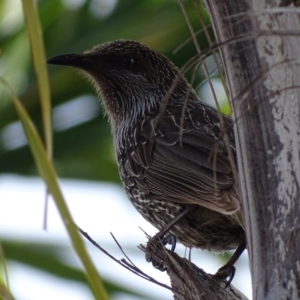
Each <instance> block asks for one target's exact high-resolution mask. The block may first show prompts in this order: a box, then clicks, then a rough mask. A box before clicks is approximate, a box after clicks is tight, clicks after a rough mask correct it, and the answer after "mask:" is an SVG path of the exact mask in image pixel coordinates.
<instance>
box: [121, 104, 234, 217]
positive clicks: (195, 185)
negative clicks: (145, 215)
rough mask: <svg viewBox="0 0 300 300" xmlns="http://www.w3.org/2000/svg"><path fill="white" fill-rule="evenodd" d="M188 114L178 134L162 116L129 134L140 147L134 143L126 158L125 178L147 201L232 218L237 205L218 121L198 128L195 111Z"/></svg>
mask: <svg viewBox="0 0 300 300" xmlns="http://www.w3.org/2000/svg"><path fill="white" fill-rule="evenodd" d="M175 111H176V112H178V109H177V110H175ZM188 112H189V111H187V113H188ZM190 113H191V115H190V116H189V117H187V118H185V120H184V123H183V127H182V128H183V129H182V130H180V128H181V124H177V123H176V122H175V120H176V115H175V116H174V112H169V113H168V112H167V113H165V114H164V116H163V117H162V119H161V120H160V121H159V123H158V124H156V125H155V122H150V123H148V124H147V122H144V124H143V126H142V127H141V128H140V130H141V131H140V132H139V130H136V131H135V134H134V135H136V136H137V137H140V139H142V143H135V145H134V147H133V148H132V149H133V150H132V151H131V153H130V155H131V158H132V159H131V160H128V161H130V163H129V164H130V168H129V169H130V170H131V174H132V175H134V176H135V175H137V176H136V178H137V180H136V181H135V183H136V184H138V186H139V189H140V190H143V192H144V193H148V195H149V197H151V198H153V199H161V200H168V201H174V202H179V203H186V204H196V205H200V206H204V207H206V208H209V209H211V210H214V211H218V212H220V213H223V214H232V213H234V212H236V211H237V210H239V208H240V205H239V202H238V200H237V196H236V192H235V189H234V185H233V173H232V168H231V163H230V160H229V157H228V153H227V148H226V145H225V143H224V138H223V137H222V136H221V135H222V132H221V129H220V126H219V124H218V119H217V120H212V119H210V121H209V122H207V120H206V121H205V122H202V123H201V122H199V121H196V120H199V116H197V111H194V112H190ZM198 113H199V112H198ZM192 115H193V116H194V117H192ZM177 117H178V116H177ZM225 118H226V117H225ZM177 120H178V119H177ZM226 120H227V122H228V120H229V121H230V119H228V118H227V119H226ZM230 125H231V124H230ZM147 126H148V127H147ZM149 131H150V132H149ZM151 132H152V138H151V139H149V136H150V135H151ZM153 133H154V134H153ZM233 150H234V148H233ZM127 167H129V166H127Z"/></svg>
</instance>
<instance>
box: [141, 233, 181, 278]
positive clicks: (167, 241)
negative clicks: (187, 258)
mask: <svg viewBox="0 0 300 300" xmlns="http://www.w3.org/2000/svg"><path fill="white" fill-rule="evenodd" d="M156 241H157V242H160V243H162V244H163V245H164V246H166V245H171V249H170V252H171V253H173V252H174V250H175V248H176V242H177V241H176V236H175V235H174V234H166V235H165V236H163V237H161V236H160V235H159V234H157V235H155V236H154V237H153V238H151V239H150V240H149V242H148V246H149V243H153V242H156ZM148 246H147V248H148ZM145 257H146V261H147V262H152V265H153V267H154V268H155V269H157V270H160V271H162V272H164V271H166V267H165V266H164V264H163V262H162V261H161V260H157V259H155V258H154V257H153V256H152V255H151V253H146V255H145Z"/></svg>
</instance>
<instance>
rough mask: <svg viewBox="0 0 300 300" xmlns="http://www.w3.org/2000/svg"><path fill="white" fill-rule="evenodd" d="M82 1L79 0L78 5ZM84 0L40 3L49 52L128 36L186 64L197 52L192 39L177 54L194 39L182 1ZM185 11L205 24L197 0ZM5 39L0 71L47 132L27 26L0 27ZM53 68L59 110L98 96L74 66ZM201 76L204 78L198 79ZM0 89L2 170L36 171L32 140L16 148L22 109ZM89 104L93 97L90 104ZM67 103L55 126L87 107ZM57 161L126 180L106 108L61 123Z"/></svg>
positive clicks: (72, 173) (63, 168) (66, 167)
mask: <svg viewBox="0 0 300 300" xmlns="http://www.w3.org/2000/svg"><path fill="white" fill-rule="evenodd" d="M5 2H6V1H3V0H2V2H1V5H0V16H1V17H2V19H3V18H4V19H5V15H4V14H3V13H4V3H5ZM7 2H8V1H7ZM13 2H14V1H13ZM77 2H80V1H75V2H74V1H73V5H74V3H77ZM81 2H82V4H81V5H79V6H78V7H71V6H72V5H71V3H72V1H62V0H51V1H50V0H43V1H38V5H39V11H40V19H41V22H42V26H43V34H44V40H45V45H46V52H47V56H48V57H52V56H54V55H58V54H62V53H81V52H83V51H84V50H86V49H89V48H91V47H92V46H94V45H96V44H100V43H104V42H107V41H111V40H116V39H121V38H122V39H134V40H138V41H140V42H142V43H145V44H147V45H148V46H149V47H151V48H153V49H156V50H158V51H160V52H162V53H164V54H165V55H167V56H168V57H169V58H170V59H172V60H173V61H174V63H175V64H176V65H178V66H179V67H180V66H183V65H184V63H185V62H186V61H187V60H188V59H190V58H191V57H192V56H193V55H195V54H196V49H195V46H194V44H193V42H192V41H190V42H188V43H187V44H186V45H185V46H184V47H183V48H182V49H181V50H180V51H179V52H178V53H176V54H174V53H173V50H174V49H175V48H176V47H178V46H179V45H181V44H182V43H183V42H184V41H186V40H187V39H189V38H190V32H189V30H188V27H187V25H186V22H185V19H184V16H183V14H182V11H181V9H180V6H179V5H178V3H177V2H176V1H173V0H159V1H158V0H148V1H138V0H126V1H117V2H115V1H112V0H111V1H109V0H107V1H104V0H102V1H81ZM66 3H69V5H67V4H66ZM96 3H98V6H99V7H97V6H96V5H97V4H96ZM105 3H107V4H106V5H105ZM109 3H110V5H109ZM101 5H102V6H103V9H101ZM96 7H97V9H98V12H97V9H96ZM186 9H187V11H188V15H189V17H190V19H191V22H192V24H193V25H194V28H195V30H199V29H200V25H199V20H198V19H197V15H196V12H195V7H194V6H193V3H192V1H186ZM1 12H2V13H1ZM3 26H4V25H3ZM7 32H8V33H7ZM198 39H199V43H200V44H201V47H202V48H205V47H206V46H207V45H206V39H205V38H204V35H203V34H199V35H198ZM0 40H1V50H2V57H1V58H0V66H2V68H1V69H2V70H1V73H0V74H1V76H3V77H4V78H5V79H6V80H7V81H8V82H9V84H10V85H11V86H12V87H13V88H14V89H15V91H16V92H17V94H18V95H19V96H20V98H21V99H22V101H23V103H24V105H25V106H26V108H27V109H28V111H29V113H30V115H31V116H32V118H33V120H34V122H35V123H36V124H37V126H38V128H39V131H40V133H41V134H42V128H41V126H42V122H41V112H40V103H39V99H38V90H37V82H36V77H35V74H34V70H33V65H32V61H31V56H30V48H29V44H28V38H27V32H26V28H25V27H24V25H23V26H22V24H20V25H19V27H17V28H16V29H15V30H9V29H7V30H0ZM49 72H50V84H51V92H52V101H53V108H54V112H55V108H56V107H59V105H61V104H64V103H71V102H70V101H71V100H72V99H75V98H78V97H83V96H85V95H93V97H95V94H94V90H93V88H92V87H91V86H90V85H89V83H87V82H85V81H84V80H83V79H82V77H81V76H80V75H78V73H77V72H76V71H74V70H73V69H71V68H64V67H53V66H50V67H49ZM201 80H202V79H201V77H200V76H199V78H197V80H196V81H195V84H197V83H199V81H201ZM0 95H1V99H2V101H1V103H0V172H3V173H7V172H9V173H19V174H25V175H27V174H28V175H34V174H36V168H35V166H34V164H33V160H32V157H31V154H30V152H29V149H28V146H27V145H24V146H21V147H17V146H14V145H15V144H18V139H21V137H20V134H19V132H18V130H17V129H14V127H13V126H10V125H12V124H14V126H15V127H16V128H18V127H17V126H16V125H15V122H17V117H16V113H15V110H14V108H13V106H12V103H11V101H9V100H7V99H6V96H5V95H4V93H3V92H2V90H1V88H0ZM83 101H84V100H83ZM96 101H97V100H95V103H96ZM89 103H90V101H87V103H86V105H89ZM97 105H99V108H100V104H98V103H97ZM65 109H66V110H67V112H66V111H64V114H63V116H60V117H59V116H58V120H57V118H55V116H54V128H55V125H56V124H55V122H60V121H64V120H66V119H69V118H70V119H71V123H72V119H74V118H75V119H76V118H77V117H78V116H77V114H80V113H81V108H80V107H79V108H76V106H75V105H73V106H72V107H70V108H69V111H68V106H66V108H65ZM92 109H93V108H92ZM59 118H60V119H59ZM87 118H89V116H87ZM61 119H62V120H61ZM7 144H8V145H7ZM11 144H13V146H11ZM54 163H55V166H56V168H57V171H58V173H59V175H60V176H61V177H72V178H85V179H93V180H104V181H114V182H119V177H118V173H117V168H116V164H115V159H114V152H113V148H112V139H111V135H110V128H109V124H108V123H107V120H105V119H104V117H103V114H102V113H101V109H100V110H99V112H97V113H94V115H93V116H91V117H90V119H89V120H87V121H86V122H81V123H80V122H78V123H77V124H76V122H75V124H74V126H69V127H68V128H67V129H55V131H54Z"/></svg>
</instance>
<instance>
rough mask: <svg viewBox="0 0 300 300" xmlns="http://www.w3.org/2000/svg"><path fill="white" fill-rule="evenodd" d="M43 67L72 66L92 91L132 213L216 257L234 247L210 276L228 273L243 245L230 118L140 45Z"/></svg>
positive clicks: (115, 44) (119, 45)
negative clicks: (104, 120) (105, 121)
mask: <svg viewBox="0 0 300 300" xmlns="http://www.w3.org/2000/svg"><path fill="white" fill-rule="evenodd" d="M47 63H48V64H52V65H63V66H72V67H75V68H77V69H79V70H81V71H82V73H83V74H84V76H85V77H87V78H88V80H89V81H91V83H92V84H93V86H94V87H95V90H96V92H97V94H98V95H99V97H100V99H101V100H102V101H101V102H102V104H103V106H104V110H105V113H106V114H107V116H108V119H109V122H110V125H111V132H112V136H113V141H114V148H115V153H116V160H117V164H118V170H119V175H120V179H121V182H122V185H123V187H124V189H125V191H126V193H127V196H128V198H129V199H130V201H131V202H132V204H133V206H134V207H135V208H136V210H137V211H138V212H139V213H140V214H141V215H142V216H143V217H144V218H145V219H146V220H147V221H148V222H150V223H151V224H152V225H154V227H156V228H157V229H158V230H159V236H160V237H161V238H164V237H166V236H167V235H168V234H170V235H171V236H173V237H175V239H176V241H178V242H179V243H181V244H183V245H184V246H186V247H191V248H200V249H204V250H209V251H213V252H224V251H228V250H233V249H236V250H235V252H234V254H233V255H232V257H231V259H229V261H228V262H227V264H225V265H224V266H223V267H222V268H220V269H219V270H218V272H217V273H216V274H215V275H216V276H217V277H220V278H221V279H225V278H227V277H230V276H233V275H234V271H235V268H234V263H235V262H236V261H237V259H238V258H239V256H240V255H241V253H242V252H243V251H244V249H245V248H246V242H245V230H244V225H243V217H242V212H241V207H240V202H239V197H238V193H237V188H236V182H235V179H234V172H233V167H232V164H233V163H234V162H232V159H230V152H231V153H232V156H231V157H233V159H234V160H235V162H236V148H235V140H234V131H233V120H232V118H231V117H229V116H226V115H223V114H221V113H219V112H218V110H216V109H215V108H213V107H212V106H210V105H208V104H206V103H205V102H203V101H201V100H200V98H199V97H198V95H197V93H196V92H195V90H194V89H193V88H192V86H191V85H190V84H189V83H188V81H187V80H186V78H185V77H184V76H183V74H182V73H181V72H180V70H179V69H178V68H177V67H176V66H175V65H174V64H173V63H172V62H171V60H169V59H168V58H167V57H166V56H164V55H163V54H161V53H159V52H156V51H154V50H152V49H150V48H149V47H147V46H146V45H143V44H142V43H139V42H137V41H133V40H116V41H112V42H107V43H104V44H100V45H97V46H94V47H93V48H92V49H90V50H88V51H85V52H84V53H83V54H63V55H59V56H55V57H52V58H50V59H49V60H48V61H47ZM226 139H227V141H228V143H227V144H226ZM228 144H229V147H228Z"/></svg>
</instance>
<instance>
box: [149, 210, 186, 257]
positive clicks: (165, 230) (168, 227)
mask: <svg viewBox="0 0 300 300" xmlns="http://www.w3.org/2000/svg"><path fill="white" fill-rule="evenodd" d="M189 211H191V208H188V207H187V208H186V209H185V210H183V211H182V212H181V213H180V214H179V215H178V216H176V217H175V218H174V219H173V220H172V221H171V222H170V223H169V224H168V225H166V226H165V227H164V228H163V229H161V230H160V231H159V232H158V233H157V234H156V235H155V236H154V237H153V238H157V239H160V240H162V241H163V242H164V241H166V243H165V244H170V241H172V246H173V244H174V242H175V245H176V237H175V236H174V235H173V234H169V235H167V236H166V234H167V233H168V232H169V231H170V230H171V229H172V227H173V226H174V225H175V224H176V223H177V222H178V221H179V220H181V219H182V218H183V217H184V216H185V215H186V214H187V213H188V212H189ZM170 236H173V238H171V239H170V238H169V237H170ZM174 250H175V247H174V249H173V251H174ZM173 251H172V252H173Z"/></svg>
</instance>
